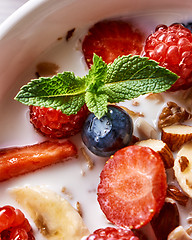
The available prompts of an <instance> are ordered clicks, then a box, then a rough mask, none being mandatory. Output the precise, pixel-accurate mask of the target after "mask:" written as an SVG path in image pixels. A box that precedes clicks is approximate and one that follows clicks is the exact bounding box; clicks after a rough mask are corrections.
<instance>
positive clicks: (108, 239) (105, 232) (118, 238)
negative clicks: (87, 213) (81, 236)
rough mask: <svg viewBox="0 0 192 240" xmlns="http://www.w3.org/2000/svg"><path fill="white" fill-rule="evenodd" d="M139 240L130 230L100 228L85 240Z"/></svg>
mask: <svg viewBox="0 0 192 240" xmlns="http://www.w3.org/2000/svg"><path fill="white" fill-rule="evenodd" d="M125 239H126V240H139V238H138V237H136V236H135V235H134V234H133V232H132V231H131V230H130V229H122V228H113V227H107V228H100V229H97V230H95V231H94V232H93V233H92V234H90V235H89V236H88V237H87V238H86V239H85V240H125Z"/></svg>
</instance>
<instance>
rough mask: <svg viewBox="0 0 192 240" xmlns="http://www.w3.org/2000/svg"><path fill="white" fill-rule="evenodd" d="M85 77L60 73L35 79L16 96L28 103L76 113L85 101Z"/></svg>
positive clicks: (17, 98) (22, 101)
mask: <svg viewBox="0 0 192 240" xmlns="http://www.w3.org/2000/svg"><path fill="white" fill-rule="evenodd" d="M85 90H86V84H85V77H83V78H80V77H76V76H75V75H74V73H71V72H64V73H59V74H57V75H56V76H53V77H52V78H44V77H42V78H39V79H34V80H32V81H31V82H29V83H28V84H27V85H25V86H23V87H22V88H21V90H20V92H19V93H18V94H17V96H16V97H15V99H16V100H18V101H19V102H21V103H23V104H26V105H34V106H40V107H43V106H44V107H52V108H54V109H57V110H58V109H60V110H61V111H62V112H63V113H65V114H68V115H70V114H76V113H77V112H78V111H79V110H80V108H81V107H82V105H83V104H84V103H85V96H84V95H85Z"/></svg>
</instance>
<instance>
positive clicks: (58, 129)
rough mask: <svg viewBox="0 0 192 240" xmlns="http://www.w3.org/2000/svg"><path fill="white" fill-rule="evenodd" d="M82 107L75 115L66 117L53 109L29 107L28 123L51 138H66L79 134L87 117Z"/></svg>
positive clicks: (85, 107) (86, 112) (84, 108)
mask: <svg viewBox="0 0 192 240" xmlns="http://www.w3.org/2000/svg"><path fill="white" fill-rule="evenodd" d="M88 112H89V111H88V109H87V106H86V105H84V106H83V107H82V108H81V109H80V110H79V112H78V113H77V114H72V115H66V114H63V113H62V112H61V110H55V109H53V108H45V107H35V106H30V121H31V123H32V124H33V125H34V127H35V128H36V129H37V130H38V131H39V132H41V133H42V134H43V135H46V136H48V137H51V138H66V137H70V136H73V135H75V134H77V133H78V132H80V130H81V128H82V126H83V123H84V121H85V119H86V118H87V115H88Z"/></svg>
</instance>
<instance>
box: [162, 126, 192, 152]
mask: <svg viewBox="0 0 192 240" xmlns="http://www.w3.org/2000/svg"><path fill="white" fill-rule="evenodd" d="M161 140H162V141H163V142H165V143H166V144H167V145H168V147H169V148H170V149H171V150H172V151H176V150H179V148H180V147H181V146H182V145H183V144H184V143H186V142H188V141H191V140H192V126H187V125H177V124H176V125H171V126H168V127H164V128H162V135H161Z"/></svg>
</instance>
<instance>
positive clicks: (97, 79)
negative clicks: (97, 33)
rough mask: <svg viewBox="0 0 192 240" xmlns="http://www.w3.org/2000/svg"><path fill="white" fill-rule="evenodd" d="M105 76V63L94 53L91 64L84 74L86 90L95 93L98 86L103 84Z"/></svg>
mask: <svg viewBox="0 0 192 240" xmlns="http://www.w3.org/2000/svg"><path fill="white" fill-rule="evenodd" d="M106 77H107V64H106V63H105V62H104V61H103V60H102V58H101V57H99V56H97V55H96V54H94V55H93V65H92V66H91V69H90V71H89V73H88V75H87V76H86V84H87V89H86V91H90V92H94V93H96V92H97V90H98V88H99V87H100V86H102V85H104V82H105V79H106Z"/></svg>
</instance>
